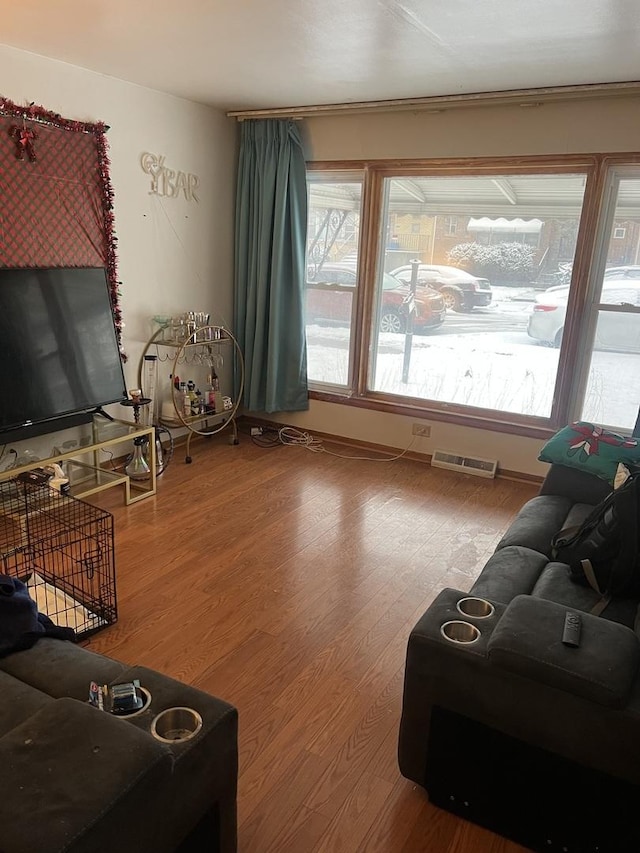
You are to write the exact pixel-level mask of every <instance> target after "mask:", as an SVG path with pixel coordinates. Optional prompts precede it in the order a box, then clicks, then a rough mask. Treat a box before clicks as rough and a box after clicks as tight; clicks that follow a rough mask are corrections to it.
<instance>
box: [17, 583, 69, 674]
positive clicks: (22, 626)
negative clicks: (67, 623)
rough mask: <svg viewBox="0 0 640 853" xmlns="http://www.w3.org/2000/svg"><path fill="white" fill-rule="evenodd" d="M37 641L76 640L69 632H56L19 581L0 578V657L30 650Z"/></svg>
mask: <svg viewBox="0 0 640 853" xmlns="http://www.w3.org/2000/svg"><path fill="white" fill-rule="evenodd" d="M41 637H55V638H57V639H59V640H71V641H74V640H75V638H76V635H75V631H74V630H73V629H72V628H59V627H58V626H57V625H55V624H54V623H53V622H52V621H51V619H50V618H49V617H48V616H47V615H46V614H44V613H38V607H37V605H36V603H35V601H34V600H33V599H32V598H31V596H30V595H29V590H28V589H27V587H26V585H25V584H24V583H22V581H20V580H18V579H17V578H12V577H9V576H8V575H0V657H6V656H7V655H9V654H11V653H12V652H18V651H22V650H23V649H30V648H31V646H33V645H34V643H36V642H37V641H38V640H39V639H40V638H41Z"/></svg>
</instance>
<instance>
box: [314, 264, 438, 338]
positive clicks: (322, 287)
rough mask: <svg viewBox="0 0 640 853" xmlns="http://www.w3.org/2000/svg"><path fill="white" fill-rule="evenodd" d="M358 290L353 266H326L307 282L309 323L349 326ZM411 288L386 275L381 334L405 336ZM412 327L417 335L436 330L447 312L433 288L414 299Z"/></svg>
mask: <svg viewBox="0 0 640 853" xmlns="http://www.w3.org/2000/svg"><path fill="white" fill-rule="evenodd" d="M355 287H356V268H355V266H352V265H351V264H340V263H335V264H323V265H322V266H321V267H320V269H318V270H317V271H316V272H315V273H313V272H310V273H309V274H308V278H307V302H306V316H307V323H313V322H317V321H319V320H325V321H330V322H340V323H349V322H350V321H351V310H352V303H353V295H354V293H355ZM408 297H409V288H408V287H407V286H406V285H405V284H403V283H402V282H400V281H398V279H397V278H394V277H393V276H391V275H389V274H388V273H385V274H384V277H383V280H382V306H381V308H380V331H381V332H403V331H404V330H405V328H406V319H407V299H408ZM415 309H416V310H415V314H414V315H413V316H414V320H413V325H414V328H415V329H416V331H418V330H423V331H426V330H428V329H437V328H438V327H439V326H441V325H442V324H443V323H444V319H445V315H446V311H445V307H444V300H443V298H442V296H441V295H440V294H439V293H437V292H436V291H435V290H432V289H431V288H430V287H421V288H420V290H419V292H418V293H417V294H416V297H415Z"/></svg>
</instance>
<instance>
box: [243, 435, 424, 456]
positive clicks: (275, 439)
mask: <svg viewBox="0 0 640 853" xmlns="http://www.w3.org/2000/svg"><path fill="white" fill-rule="evenodd" d="M415 440H416V436H413V438H412V439H411V441H410V442H409V444H408V446H407V447H406V448H405V449H404V450H403V451H402V452H401V453H397V454H395V455H393V456H386V457H380V456H352V455H350V454H344V453H336V452H335V451H333V450H327V448H326V447H325V446H324V443H323V441H322V440H321V439H319V438H315V437H314V436H312V435H311V434H310V433H308V432H305V431H304V430H300V429H296V427H286V426H285V427H280V429H275V428H272V427H262V432H261V433H260V435H252V436H251V441H252V442H253V443H254V444H256V445H257V446H258V447H279V446H280V445H284V446H285V447H302V448H304V449H305V450H310V451H311V452H312V453H327V454H329V456H337V457H338V458H339V459H350V460H352V461H355V462H395V460H396V459H401V458H402V457H403V456H405V455H406V454H407V453H408V452H409V450H411V447H412V446H413V444H414V442H415Z"/></svg>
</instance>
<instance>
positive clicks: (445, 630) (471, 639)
mask: <svg viewBox="0 0 640 853" xmlns="http://www.w3.org/2000/svg"><path fill="white" fill-rule="evenodd" d="M440 633H441V634H442V636H443V637H444V638H445V640H448V641H449V642H450V643H458V644H459V645H464V646H469V645H471V643H476V642H477V641H478V640H479V639H480V636H481V633H480V629H479V628H476V626H475V625H472V624H471V623H470V622H462V621H460V620H458V619H452V620H451V621H450V622H445V623H444V625H442V626H441V628H440Z"/></svg>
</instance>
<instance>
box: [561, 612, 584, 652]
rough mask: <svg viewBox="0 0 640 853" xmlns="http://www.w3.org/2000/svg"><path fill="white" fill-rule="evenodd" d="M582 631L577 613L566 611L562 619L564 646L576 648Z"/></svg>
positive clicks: (580, 620)
mask: <svg viewBox="0 0 640 853" xmlns="http://www.w3.org/2000/svg"><path fill="white" fill-rule="evenodd" d="M581 631H582V619H581V618H580V616H579V614H578V613H570V612H569V611H567V613H566V614H565V617H564V630H563V632H562V642H563V643H564V645H565V646H573V647H574V648H577V647H578V646H579V645H580V632H581Z"/></svg>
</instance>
